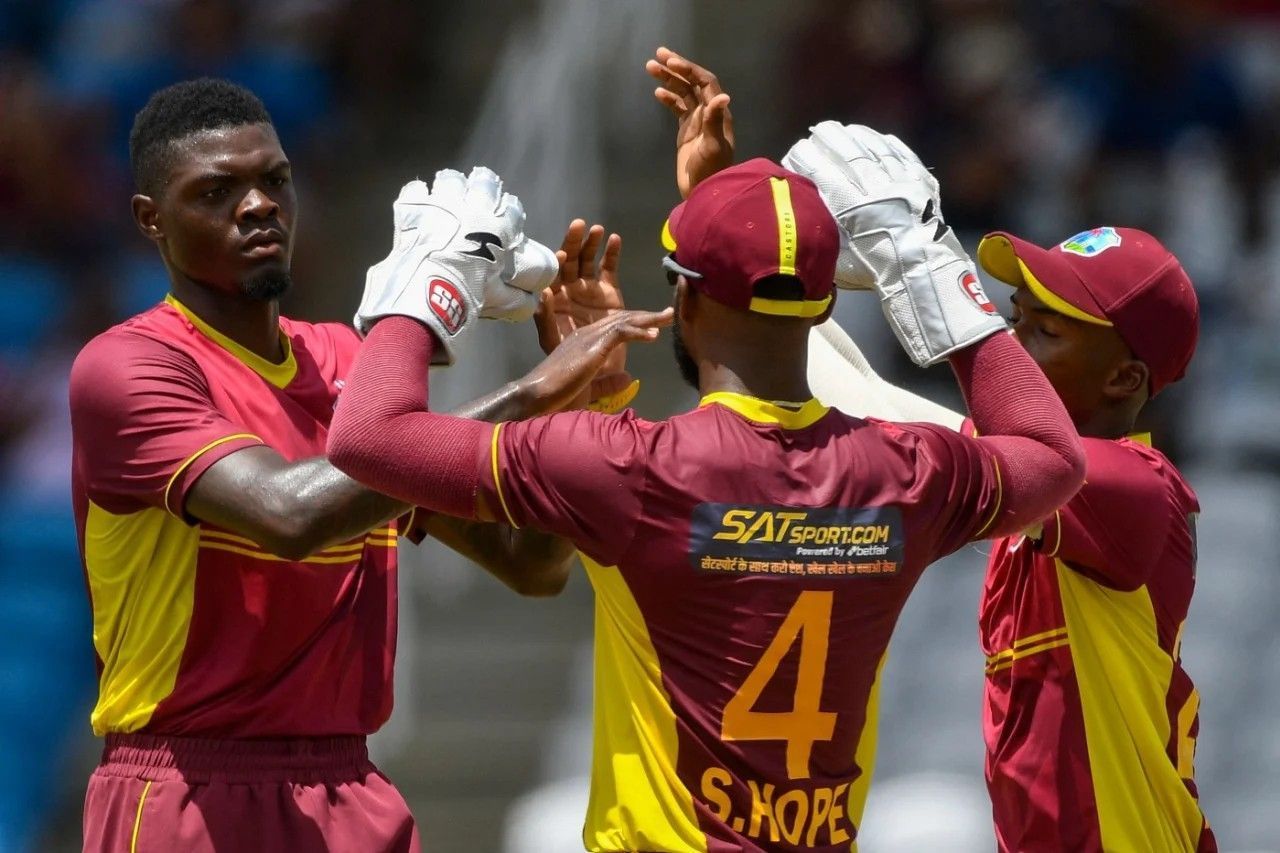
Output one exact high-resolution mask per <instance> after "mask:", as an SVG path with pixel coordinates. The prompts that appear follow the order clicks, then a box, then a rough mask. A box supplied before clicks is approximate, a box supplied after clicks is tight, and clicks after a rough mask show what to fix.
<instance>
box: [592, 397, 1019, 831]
mask: <svg viewBox="0 0 1280 853" xmlns="http://www.w3.org/2000/svg"><path fill="white" fill-rule="evenodd" d="M619 428H621V427H619ZM632 429H633V430H634V432H635V435H636V436H637V437H638V440H639V441H640V442H641V443H642V444H643V445H644V446H643V448H641V449H640V450H639V452H640V453H642V454H643V455H644V457H645V460H646V461H645V464H644V466H643V468H644V481H643V483H641V482H637V481H633V482H631V483H628V484H627V486H628V487H629V491H632V492H637V493H638V499H637V500H636V503H635V505H634V518H635V522H634V523H633V524H627V523H625V522H624V521H622V520H621V517H619V521H618V522H617V525H616V534H617V537H618V538H617V539H615V540H614V541H613V542H610V543H608V544H602V545H601V546H600V547H599V548H595V549H593V547H592V546H591V545H590V544H588V545H586V546H585V547H584V548H583V551H584V563H585V565H586V567H587V571H588V574H589V576H590V579H591V582H592V584H593V586H594V587H595V590H596V593H597V597H596V600H597V604H596V712H595V713H596V720H595V731H596V746H595V766H594V768H593V783H592V798H591V806H590V809H589V811H588V816H587V825H586V842H587V846H588V848H589V849H592V850H664V851H668V850H678V851H683V850H698V851H702V850H729V849H733V850H739V849H742V850H755V849H767V850H793V849H794V850H836V849H841V850H847V849H848V848H849V844H850V842H851V840H852V839H853V838H854V836H855V834H856V826H857V824H858V822H859V821H860V819H861V811H862V805H863V802H864V800H865V796H866V789H867V786H868V784H869V781H870V773H871V764H872V760H873V755H874V746H875V744H874V740H875V737H874V734H875V725H874V721H875V696H876V680H877V676H878V673H879V670H880V666H881V664H882V663H883V660H884V655H885V651H886V649H887V646H888V641H889V635H890V633H891V632H892V630H893V626H894V624H895V622H896V620H897V617H898V614H899V612H900V611H901V608H902V606H903V603H904V601H905V599H906V597H907V595H908V593H909V592H910V591H911V589H912V587H913V586H914V585H915V583H916V580H917V579H918V577H919V575H920V573H921V571H922V570H923V569H924V567H925V566H926V565H928V564H929V563H930V562H931V561H933V560H934V559H936V558H938V557H939V556H941V555H943V554H945V553H949V552H950V551H953V550H955V549H956V548H958V547H960V546H961V545H962V544H964V543H965V542H967V541H969V540H970V539H972V538H974V536H975V535H976V534H978V533H979V532H980V530H981V528H982V526H983V525H984V524H985V523H987V522H988V521H989V520H990V519H991V518H992V517H993V515H994V512H995V511H996V509H997V504H998V500H999V495H998V485H997V484H996V483H997V479H996V476H995V474H994V469H993V463H992V462H991V461H990V458H989V457H988V456H987V455H986V453H985V451H983V450H982V449H981V448H980V447H979V446H978V444H977V443H976V442H973V441H970V440H966V439H964V438H961V437H959V436H958V435H956V434H955V433H951V432H949V431H947V430H944V429H941V428H937V427H931V426H925V425H910V426H903V425H894V424H886V423H880V422H876V421H865V420H860V419H856V418H851V417H848V416H845V415H843V414H841V413H840V412H837V411H834V410H828V409H826V408H825V407H823V406H822V405H821V404H819V403H818V402H817V401H816V400H811V401H809V402H808V403H805V404H803V405H802V406H795V407H787V406H784V405H775V404H771V403H767V402H764V401H761V400H756V399H753V398H748V397H743V396H739V395H732V394H715V395H711V396H710V397H708V398H707V399H705V400H704V401H703V405H702V406H701V407H700V408H699V409H697V410H695V411H693V412H690V413H688V414H685V415H681V416H678V417H675V418H672V419H670V420H669V421H665V422H662V423H658V424H646V423H642V422H634V423H633V426H632ZM604 514H605V515H609V514H610V513H609V512H608V511H607V510H606V511H605V512H604ZM593 550H594V551H595V553H593ZM868 723H869V724H868Z"/></svg>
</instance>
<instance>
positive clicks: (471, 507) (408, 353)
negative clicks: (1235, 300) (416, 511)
mask: <svg viewBox="0 0 1280 853" xmlns="http://www.w3.org/2000/svg"><path fill="white" fill-rule="evenodd" d="M434 348H435V341H434V338H433V336H432V333H431V332H430V330H428V329H427V328H426V327H425V326H423V325H422V324H421V323H419V322H417V321H416V320H413V319H410V318H408V317H399V316H393V317H388V318H386V319H384V320H382V321H380V322H379V323H378V324H377V325H376V326H374V327H373V329H372V330H371V331H370V332H369V335H368V337H367V338H366V339H365V342H364V345H363V346H362V347H361V349H360V353H359V355H358V356H357V357H356V362H355V366H354V367H353V368H352V371H351V374H350V376H349V377H348V378H347V386H346V389H345V391H344V392H343V398H342V402H341V404H340V405H339V406H338V410H337V411H336V412H335V413H334V417H333V423H332V425H331V426H330V429H329V446H328V451H329V459H330V461H331V462H332V463H333V464H334V465H335V466H336V467H338V468H339V469H341V470H342V471H344V472H346V473H347V474H349V475H350V476H352V477H353V478H355V479H356V480H358V481H360V482H361V483H364V484H365V485H366V486H368V487H370V488H372V489H374V490H376V491H379V492H384V493H386V494H389V495H392V496H393V497H395V498H397V499H399V500H402V501H406V502H408V503H411V504H414V505H416V506H422V507H426V508H427V509H431V510H436V511H438V512H443V513H446V514H448V515H455V516H459V517H463V518H475V517H476V513H477V507H476V501H475V496H476V492H477V489H478V487H479V483H480V469H479V466H480V462H481V461H482V458H483V454H484V453H485V451H486V450H487V449H488V446H489V442H490V440H491V437H492V434H493V427H491V426H489V425H487V424H484V423H481V422H479V421H475V420H468V419H464V418H458V417H451V416H449V415H440V414H436V413H434V412H429V411H425V410H424V405H425V404H426V401H427V399H428V393H429V387H428V383H429V379H428V371H427V369H426V365H428V364H430V363H431V355H432V352H433V351H434Z"/></svg>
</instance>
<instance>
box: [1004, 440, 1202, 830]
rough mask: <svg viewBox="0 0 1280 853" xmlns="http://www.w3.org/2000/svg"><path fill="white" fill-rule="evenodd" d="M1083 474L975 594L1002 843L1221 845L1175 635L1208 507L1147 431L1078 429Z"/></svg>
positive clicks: (1009, 546) (1010, 546) (1195, 703)
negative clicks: (1091, 433) (1117, 434)
mask: <svg viewBox="0 0 1280 853" xmlns="http://www.w3.org/2000/svg"><path fill="white" fill-rule="evenodd" d="M1083 443H1084V447H1085V451H1086V454H1087V456H1088V472H1089V473H1088V480H1087V482H1086V483H1085V485H1084V487H1083V488H1082V489H1081V490H1080V492H1079V493H1077V495H1076V496H1075V497H1074V498H1073V499H1072V500H1071V501H1070V502H1069V503H1068V504H1067V505H1066V506H1065V507H1063V508H1062V509H1061V510H1059V511H1058V512H1057V513H1055V514H1054V515H1053V517H1051V518H1050V519H1048V520H1047V521H1046V522H1045V524H1044V528H1043V531H1042V533H1041V535H1040V537H1039V539H1038V540H1034V539H1031V538H1028V537H1013V538H1006V539H1001V540H999V541H997V542H996V543H995V547H994V550H993V551H992V554H991V563H990V566H989V567H988V570H987V578H986V586H985V589H984V591H983V596H982V609H981V616H980V634H981V640H982V647H983V651H984V652H985V653H986V655H987V679H986V707H985V713H984V720H983V728H984V733H985V737H986V742H987V762H986V773H987V784H988V788H989V789H990V792H991V801H992V805H993V809H994V814H995V822H996V835H997V837H998V840H999V843H1000V849H1001V850H1010V851H1037V850H1046V851H1048V850H1115V851H1150V850H1167V851H1197V850H1201V851H1203V850H1216V849H1217V847H1216V845H1215V843H1214V840H1213V834H1212V832H1210V830H1209V828H1208V826H1207V824H1206V823H1205V820H1204V817H1203V815H1202V813H1201V811H1200V806H1199V803H1198V800H1197V793H1196V786H1195V781H1194V770H1193V767H1192V763H1193V758H1194V755H1195V742H1196V735H1197V733H1198V730H1199V722H1198V710H1199V705H1200V700H1199V696H1198V694H1197V693H1196V690H1195V688H1194V687H1193V686H1192V684H1191V679H1190V678H1188V677H1187V674H1186V672H1184V671H1183V669H1182V664H1181V658H1180V654H1179V644H1180V640H1181V636H1182V626H1183V623H1184V621H1185V619H1186V618H1187V608H1188V606H1189V605H1190V602H1191V592H1192V589H1193V587H1194V585H1195V563H1196V543H1195V515H1196V513H1197V512H1199V504H1198V503H1197V501H1196V496H1195V494H1194V493H1193V492H1192V491H1191V488H1190V487H1189V486H1188V485H1187V483H1186V482H1185V481H1184V480H1183V479H1182V477H1181V475H1180V474H1179V473H1178V471H1177V469H1175V468H1174V467H1173V465H1172V464H1170V462H1169V460H1168V459H1166V458H1165V457H1164V455H1163V454H1161V453H1160V452H1158V451H1156V450H1153V449H1152V448H1151V447H1150V446H1149V443H1150V438H1149V437H1148V436H1146V435H1140V436H1132V437H1130V438H1125V439H1119V440H1116V441H1107V440H1103V439H1094V438H1086V439H1083Z"/></svg>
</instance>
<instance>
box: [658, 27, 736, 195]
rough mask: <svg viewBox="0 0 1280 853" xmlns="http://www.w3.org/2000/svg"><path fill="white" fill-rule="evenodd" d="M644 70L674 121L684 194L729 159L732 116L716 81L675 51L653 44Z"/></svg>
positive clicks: (678, 177)
mask: <svg viewBox="0 0 1280 853" xmlns="http://www.w3.org/2000/svg"><path fill="white" fill-rule="evenodd" d="M644 70H645V71H647V72H648V73H649V76H651V77H653V78H654V79H655V80H657V81H658V82H659V83H660V84H661V85H660V86H658V88H657V89H655V90H654V91H653V95H654V97H656V98H657V99H658V101H659V102H660V103H661V104H662V105H663V106H665V107H666V108H667V109H669V110H671V112H672V114H674V115H675V117H676V119H677V120H678V121H679V125H678V126H677V129H676V185H677V186H678V187H679V188H680V195H681V197H683V198H688V197H689V193H690V192H692V191H693V188H694V187H696V186H697V185H698V184H699V183H701V182H702V181H703V180H705V179H707V178H709V177H711V176H712V175H714V174H715V173H716V172H719V171H720V170H721V169H723V168H725V167H726V166H729V165H731V164H732V163H733V116H732V115H730V114H729V96H728V95H727V94H726V93H725V91H724V90H723V89H722V88H720V81H719V80H717V79H716V75H714V74H712V73H711V72H710V71H708V70H707V69H705V68H703V67H702V66H701V65H697V64H695V63H693V62H690V61H689V60H687V59H685V58H684V57H683V56H681V55H680V54H678V53H676V52H675V51H672V50H668V49H667V48H665V47H660V48H658V51H657V53H656V59H650V60H649V61H648V62H646V63H645V66H644Z"/></svg>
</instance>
